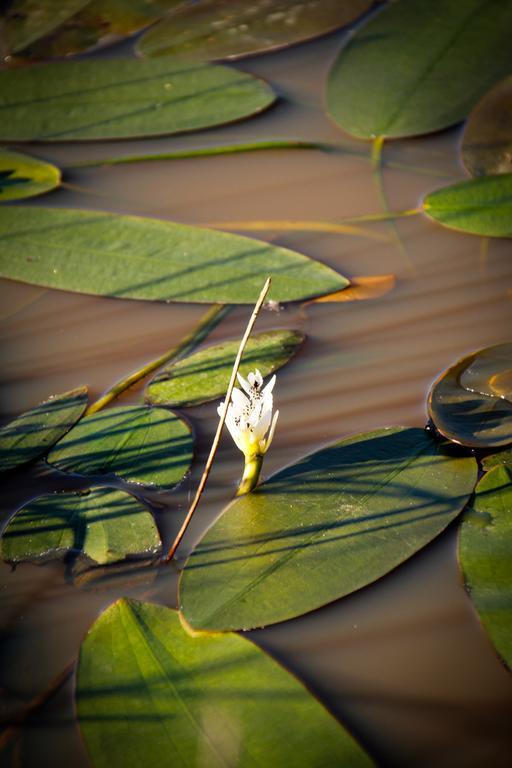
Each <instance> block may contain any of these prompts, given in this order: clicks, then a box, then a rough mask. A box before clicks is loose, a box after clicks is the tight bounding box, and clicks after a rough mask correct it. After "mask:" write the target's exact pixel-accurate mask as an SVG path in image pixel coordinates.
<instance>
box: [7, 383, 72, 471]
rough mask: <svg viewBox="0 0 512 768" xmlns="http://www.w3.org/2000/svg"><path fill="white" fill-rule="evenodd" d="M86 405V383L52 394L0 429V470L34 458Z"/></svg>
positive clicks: (60, 433)
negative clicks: (83, 385) (58, 393)
mask: <svg viewBox="0 0 512 768" xmlns="http://www.w3.org/2000/svg"><path fill="white" fill-rule="evenodd" d="M86 407H87V387H80V388H78V389H72V390H71V391H70V392H64V393H63V394H60V395H53V396H52V397H50V398H48V400H45V401H44V402H42V403H40V404H39V405H36V406H35V407H34V408H31V409H30V411H25V413H22V414H20V415H19V416H17V417H16V418H15V419H14V421H11V422H10V423H9V424H6V425H5V426H4V427H2V428H1V429H0V472H6V471H8V470H11V469H15V468H16V467H18V466H20V465H21V464H26V463H27V462H28V461H32V460H33V459H37V458H38V457H39V456H42V455H43V454H44V453H46V451H47V450H48V448H50V447H51V446H52V445H53V444H54V443H56V442H57V440H59V439H60V438H61V437H62V436H63V435H65V434H66V432H68V430H70V429H71V427H72V426H73V424H75V423H76V422H77V421H78V419H79V418H80V416H82V414H83V413H84V411H85V409H86Z"/></svg>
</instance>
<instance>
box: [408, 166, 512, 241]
mask: <svg viewBox="0 0 512 768" xmlns="http://www.w3.org/2000/svg"><path fill="white" fill-rule="evenodd" d="M423 210H424V212H425V213H426V214H427V216H430V218H431V219H434V220H435V221H437V222H439V223H440V224H443V225H444V226H445V227H450V229H458V230H462V232H469V233H471V234H473V235H487V236H490V237H512V174H511V173H509V174H503V175H502V176H482V177H481V178H477V179H470V180H468V181H461V182H459V183H458V184H453V185H452V186H450V187H443V188H442V189H438V190H436V191H435V192H431V193H430V194H429V195H427V196H426V198H425V199H424V201H423Z"/></svg>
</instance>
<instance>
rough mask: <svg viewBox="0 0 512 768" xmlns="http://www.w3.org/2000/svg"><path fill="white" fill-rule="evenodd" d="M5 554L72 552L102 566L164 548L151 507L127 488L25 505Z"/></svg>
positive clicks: (33, 556)
mask: <svg viewBox="0 0 512 768" xmlns="http://www.w3.org/2000/svg"><path fill="white" fill-rule="evenodd" d="M1 548H2V557H3V559H4V560H6V561H7V562H9V563H20V562H23V561H24V560H31V561H32V560H34V561H37V560H41V559H44V560H47V559H49V558H56V557H63V556H65V555H68V554H69V553H70V552H74V553H76V554H83V555H85V556H86V557H88V558H89V559H90V560H92V561H94V562H95V563H98V564H100V565H103V564H106V563H114V562H116V561H118V560H124V559H125V558H126V557H128V556H134V555H137V556H139V557H142V556H144V557H149V556H153V555H156V554H158V553H159V552H160V550H161V543H160V536H159V534H158V530H157V528H156V525H155V521H154V520H153V516H152V514H151V512H150V511H149V510H148V509H147V508H146V507H145V506H144V505H143V504H141V502H140V501H138V500H137V499H135V498H134V497H133V496H131V495H130V494H128V493H124V492H123V491H118V490H112V489H110V488H94V489H92V490H91V491H90V492H89V493H53V494H50V495H48V496H39V497H38V498H36V499H34V500H33V501H30V502H29V503H28V504H27V505H26V506H24V507H22V508H21V509H20V510H19V511H18V512H16V514H15V515H14V517H13V518H11V520H10V521H9V523H8V525H7V527H6V528H5V530H4V531H3V534H2V541H1Z"/></svg>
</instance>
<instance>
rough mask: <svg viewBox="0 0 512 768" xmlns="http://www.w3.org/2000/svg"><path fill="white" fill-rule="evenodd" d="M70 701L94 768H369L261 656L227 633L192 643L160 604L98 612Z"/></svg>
mask: <svg viewBox="0 0 512 768" xmlns="http://www.w3.org/2000/svg"><path fill="white" fill-rule="evenodd" d="M76 701H77V713H78V720H79V723H80V728H81V730H82V734H83V736H84V739H85V743H86V746H87V749H88V751H89V755H90V757H91V760H92V764H93V766H94V768H117V767H118V766H119V767H120V768H124V766H126V765H134V764H135V763H140V764H141V765H158V766H161V768H176V766H178V765H179V766H181V767H182V768H197V766H208V768H226V767H227V766H236V767H237V768H253V766H256V765H259V766H269V768H270V766H275V767H276V768H277V767H278V766H287V768H324V766H327V765H339V766H341V765H346V766H350V768H363V767H367V766H371V765H373V762H372V761H371V760H370V758H369V757H368V756H367V755H366V754H365V753H364V752H363V750H362V749H361V747H359V745H358V744H356V742H355V741H354V740H353V739H352V738H351V737H350V736H349V734H348V733H347V732H346V731H345V730H344V729H343V728H342V726H341V725H340V724H339V723H337V722H336V720H334V718H333V717H332V716H331V715H330V714H329V713H328V712H327V710H325V709H324V708H323V707H322V705H321V704H320V703H319V702H318V701H317V700H316V699H315V698H314V697H313V696H312V695H311V694H310V693H309V692H308V691H307V690H306V689H305V688H304V687H303V686H302V685H301V684H300V683H299V681H298V680H296V679H295V678H294V677H292V675H290V674H289V673H288V672H286V671H285V670H284V669H283V668H282V667H280V666H279V664H277V663H276V662H275V661H273V660H272V659H271V658H270V657H269V656H267V655H266V654H265V653H264V652H263V651H261V650H260V649H259V648H257V647H256V646H255V645H253V644H252V643H251V642H249V641H248V640H245V639H244V638H242V637H238V636H237V635H232V634H226V635H220V636H217V637H210V636H206V635H203V636H199V637H191V636H190V635H189V634H188V633H187V632H186V631H185V630H184V629H183V627H182V626H181V624H180V620H179V618H178V614H177V613H176V612H175V611H172V610H170V609H169V608H165V607H164V606H161V605H151V604H150V603H140V602H137V601H135V600H127V599H123V600H119V601H117V602H116V603H114V604H113V605H111V606H110V607H109V608H107V610H106V611H105V612H104V613H103V614H102V615H101V616H100V618H99V619H98V620H97V621H96V623H95V624H93V626H92V628H91V630H90V631H89V634H88V635H87V637H86V639H85V641H84V643H83V644H82V648H81V651H80V660H79V664H78V675H77V687H76Z"/></svg>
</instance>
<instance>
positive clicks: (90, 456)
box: [48, 406, 192, 488]
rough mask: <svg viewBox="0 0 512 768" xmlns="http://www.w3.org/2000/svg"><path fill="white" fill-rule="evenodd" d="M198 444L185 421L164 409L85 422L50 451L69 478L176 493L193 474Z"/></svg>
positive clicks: (107, 414)
mask: <svg viewBox="0 0 512 768" xmlns="http://www.w3.org/2000/svg"><path fill="white" fill-rule="evenodd" d="M191 460H192V438H191V436H190V430H189V428H188V426H187V425H186V424H185V422H184V421H182V420H181V419H179V418H178V417H177V416H175V415H174V414H173V413H170V412H169V411H166V410H165V409H163V408H148V407H146V406H121V407H118V408H110V409H109V410H106V411H99V412H98V413H94V414H91V415H90V416H84V418H83V419H82V421H81V422H80V423H79V424H78V425H77V426H76V427H75V428H74V429H72V430H71V432H70V433H69V434H68V435H66V436H65V437H64V438H63V439H62V440H61V441H60V442H59V443H57V445H56V446H55V447H54V448H53V450H52V451H50V453H49V455H48V462H49V463H50V464H52V465H54V466H56V467H57V468H58V469H61V470H63V471H64V472H76V473H78V474H80V475H116V476H118V477H121V478H122V479H123V480H126V481H127V482H130V483H139V484H141V485H145V486H156V487H158V488H160V487H164V488H172V487H173V486H175V485H177V484H178V483H179V482H180V481H181V480H182V479H183V477H184V475H185V474H186V473H187V471H188V469H189V466H190V462H191Z"/></svg>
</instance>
